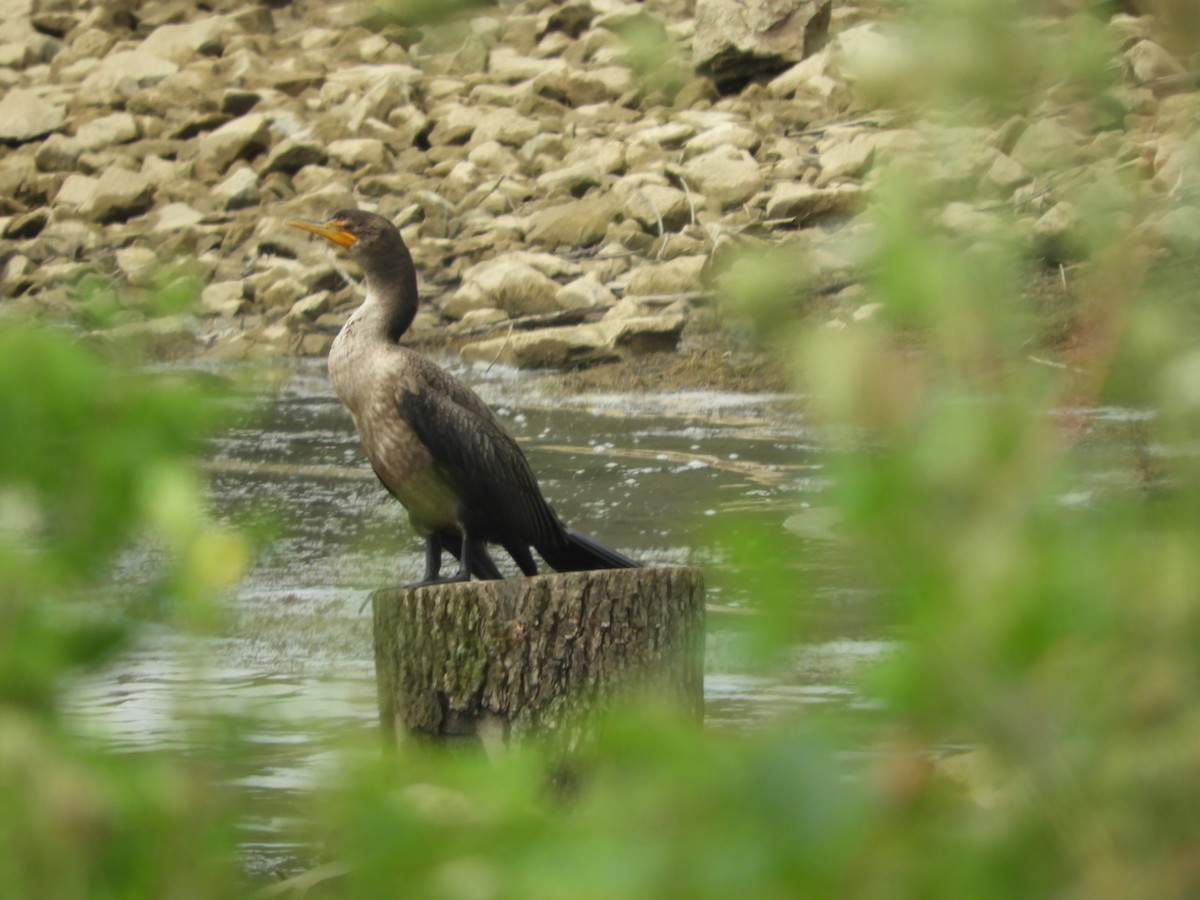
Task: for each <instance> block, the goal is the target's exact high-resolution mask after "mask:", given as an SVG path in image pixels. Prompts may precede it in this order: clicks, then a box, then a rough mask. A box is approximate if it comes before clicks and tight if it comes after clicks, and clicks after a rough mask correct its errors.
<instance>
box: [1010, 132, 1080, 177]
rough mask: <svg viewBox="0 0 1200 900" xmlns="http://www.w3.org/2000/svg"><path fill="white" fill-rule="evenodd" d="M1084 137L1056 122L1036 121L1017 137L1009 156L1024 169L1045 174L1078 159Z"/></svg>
mask: <svg viewBox="0 0 1200 900" xmlns="http://www.w3.org/2000/svg"><path fill="white" fill-rule="evenodd" d="M1082 146H1083V136H1082V135H1081V134H1080V133H1079V132H1078V131H1076V130H1075V129H1074V128H1071V127H1069V126H1067V125H1065V124H1063V123H1062V122H1060V121H1058V120H1057V119H1037V120H1035V121H1033V122H1031V123H1030V124H1029V127H1028V128H1026V129H1025V131H1024V133H1023V134H1022V135H1021V136H1020V137H1019V138H1017V142H1016V143H1015V144H1014V145H1013V148H1012V151H1011V152H1010V153H1009V154H1008V155H1009V156H1011V157H1012V158H1013V159H1014V160H1016V161H1017V162H1018V163H1020V164H1021V165H1022V166H1024V167H1025V168H1026V169H1029V170H1031V171H1034V172H1037V171H1044V170H1046V169H1050V168H1055V167H1057V166H1061V165H1066V164H1069V163H1071V162H1074V161H1075V160H1077V159H1078V158H1079V155H1080V152H1081V148H1082Z"/></svg>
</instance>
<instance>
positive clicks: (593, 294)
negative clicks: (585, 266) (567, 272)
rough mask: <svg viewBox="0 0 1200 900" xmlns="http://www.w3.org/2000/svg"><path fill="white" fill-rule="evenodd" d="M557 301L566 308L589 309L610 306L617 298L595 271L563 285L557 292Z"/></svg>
mask: <svg viewBox="0 0 1200 900" xmlns="http://www.w3.org/2000/svg"><path fill="white" fill-rule="evenodd" d="M558 302H559V304H560V305H562V306H563V307H564V308H566V309H590V308H592V307H597V306H599V307H605V306H612V305H613V304H614V303H616V302H617V298H616V296H615V295H614V294H613V292H612V291H610V290H609V289H608V288H607V287H606V286H605V285H604V283H603V282H602V281H601V280H600V279H599V278H598V277H597V276H596V275H595V273H593V272H589V273H588V274H587V275H584V276H582V277H580V278H576V279H575V280H574V281H572V282H569V283H568V284H565V285H563V286H562V288H561V290H559V292H558Z"/></svg>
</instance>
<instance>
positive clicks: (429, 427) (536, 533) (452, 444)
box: [396, 363, 563, 544]
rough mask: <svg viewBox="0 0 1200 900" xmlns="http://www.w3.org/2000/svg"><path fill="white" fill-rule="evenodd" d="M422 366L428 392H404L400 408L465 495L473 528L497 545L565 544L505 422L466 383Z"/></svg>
mask: <svg viewBox="0 0 1200 900" xmlns="http://www.w3.org/2000/svg"><path fill="white" fill-rule="evenodd" d="M422 368H423V371H422V372H421V376H422V377H421V379H420V383H421V387H420V388H419V389H418V390H412V391H402V392H401V393H400V394H399V396H398V397H397V398H396V406H397V409H398V410H399V412H400V414H401V415H402V416H403V417H404V420H405V421H406V422H407V423H408V426H409V427H410V428H411V429H412V430H413V432H414V433H415V434H416V435H417V437H418V438H419V439H420V440H421V443H423V444H424V445H425V446H426V447H427V448H428V449H429V452H430V453H431V454H432V456H433V464H434V468H435V469H436V470H437V472H438V474H439V475H440V476H441V477H442V478H443V479H445V481H446V483H447V484H448V485H450V487H451V489H452V490H453V491H454V493H455V494H456V495H457V496H458V498H459V500H460V502H461V504H462V508H463V517H464V519H465V520H466V524H467V526H468V527H469V528H470V527H474V528H475V530H476V531H480V530H481V529H482V534H481V535H480V536H482V537H486V538H488V539H491V540H500V539H501V538H504V537H508V538H510V539H511V538H516V539H518V540H519V541H520V542H523V543H526V544H541V543H546V542H555V541H556V540H558V539H560V538H561V536H562V533H563V526H562V524H561V523H560V522H559V521H558V518H557V517H556V516H555V515H554V512H553V511H552V510H551V509H550V506H549V504H547V503H546V500H545V498H544V497H542V492H541V489H540V488H539V487H538V484H537V478H536V477H535V476H534V474H533V470H532V469H531V468H530V467H529V462H528V460H526V459H525V454H524V453H522V452H521V448H520V446H519V445H518V444H517V442H516V440H515V439H514V438H513V437H512V435H510V434H509V433H508V431H507V430H505V428H504V426H503V425H502V424H501V422H500V420H499V419H498V418H496V416H495V414H494V413H492V411H491V410H490V409H488V407H487V405H486V404H485V403H484V402H483V401H482V400H480V399H479V397H478V396H477V395H476V394H475V392H474V391H472V390H471V389H470V388H468V387H467V386H466V385H464V384H463V383H462V382H460V381H458V380H457V379H455V378H453V377H452V376H450V375H448V374H447V373H445V372H443V371H442V370H441V369H439V368H438V367H437V366H435V365H433V364H432V363H430V364H429V365H428V366H424V367H422Z"/></svg>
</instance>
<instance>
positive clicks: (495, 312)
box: [458, 306, 509, 331]
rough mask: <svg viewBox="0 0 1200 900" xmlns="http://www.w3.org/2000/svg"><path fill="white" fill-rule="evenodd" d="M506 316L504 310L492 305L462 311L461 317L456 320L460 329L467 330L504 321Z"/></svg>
mask: <svg viewBox="0 0 1200 900" xmlns="http://www.w3.org/2000/svg"><path fill="white" fill-rule="evenodd" d="M508 318H509V316H508V313H506V312H505V311H504V310H502V309H496V308H495V307H494V306H487V307H481V308H479V309H470V310H467V311H466V312H465V313H463V316H462V318H461V319H459V320H458V325H459V328H460V329H462V330H463V331H467V330H470V329H475V328H485V327H487V326H489V325H495V324H497V323H499V322H506V321H508Z"/></svg>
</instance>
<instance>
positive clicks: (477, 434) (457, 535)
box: [289, 210, 639, 584]
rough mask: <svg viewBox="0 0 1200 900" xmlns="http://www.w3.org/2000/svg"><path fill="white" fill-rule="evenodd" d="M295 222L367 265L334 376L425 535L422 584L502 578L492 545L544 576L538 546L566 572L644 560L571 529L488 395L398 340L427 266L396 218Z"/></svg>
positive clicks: (378, 462) (332, 362)
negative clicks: (448, 569) (451, 570)
mask: <svg viewBox="0 0 1200 900" xmlns="http://www.w3.org/2000/svg"><path fill="white" fill-rule="evenodd" d="M289 224H290V225H292V226H294V227H296V228H301V229H303V230H305V231H309V232H312V233H313V234H317V235H320V236H321V237H323V238H325V239H326V240H328V241H330V242H332V243H334V244H337V245H338V246H340V247H343V248H345V249H347V250H349V251H350V254H351V255H352V256H354V257H355V259H357V260H358V262H359V264H360V265H361V266H362V270H363V276H364V278H365V280H366V288H367V292H366V297H365V299H364V300H363V302H362V305H361V306H359V308H358V309H357V310H355V312H354V314H353V315H351V316H350V318H349V319H348V320H347V322H346V324H345V325H343V326H342V330H341V331H340V332H339V333H338V336H337V338H336V339H335V340H334V342H333V347H332V349H331V350H330V352H329V375H330V378H331V380H332V381H333V387H334V390H335V391H336V392H337V395H338V399H340V400H341V401H342V403H343V404H344V405H345V406H346V408H347V409H348V410H350V414H351V416H353V418H354V425H355V427H356V428H357V429H358V435H359V438H360V440H361V441H362V445H363V449H364V450H365V451H366V453H367V458H368V459H370V461H371V466H372V467H373V468H374V469H375V473H376V474H377V475H378V476H379V479H380V481H382V482H383V484H384V486H385V487H386V488H387V489H388V490H389V491H390V492H391V493H392V494H393V495H394V496H395V497H396V498H397V499H398V500H399V501H400V502H401V503H402V504H403V505H404V508H405V509H407V510H408V515H409V519H410V520H411V521H412V524H413V527H414V528H415V529H416V530H417V532H418V533H420V534H421V535H423V536H424V537H425V541H426V558H425V559H426V565H425V576H424V579H423V580H422V581H421V582H420V583H421V584H427V583H432V582H436V581H465V580H467V579H468V578H470V577H471V575H475V576H476V577H478V578H500V577H502V576H501V574H500V571H499V570H498V569H497V568H496V565H495V563H494V562H493V561H492V559H491V557H490V556H489V555H488V551H487V546H486V545H487V544H489V543H492V544H499V545H500V546H502V547H504V549H505V550H507V551H508V553H509V555H510V556H512V558H513V560H515V561H516V563H517V565H518V566H519V567H520V569H521V571H522V572H524V573H525V574H526V575H535V574H537V565H536V563H535V562H534V559H533V555H532V553H531V552H530V548H531V547H532V548H534V549H536V550H537V551H538V554H539V555H540V556H541V557H542V559H543V560H545V561H546V564H547V565H549V566H550V567H551V568H553V569H555V570H557V571H560V572H566V571H581V570H587V569H602V568H628V567H635V566H638V565H639V563H637V562H635V561H634V560H632V559H629V558H628V557H626V556H624V555H622V554H620V553H617V552H616V551H614V550H609V549H608V548H607V547H603V546H601V545H600V544H597V543H596V542H595V541H593V540H591V539H590V538H587V537H585V536H583V535H581V534H578V533H577V532H574V531H571V530H570V529H568V528H567V527H566V526H565V525H564V524H563V522H562V520H560V519H559V517H558V515H557V514H556V513H555V512H554V510H553V509H552V508H551V507H550V504H548V503H547V502H546V499H545V498H544V497H543V496H542V492H541V489H540V488H539V487H538V483H537V478H536V477H535V476H534V474H533V470H532V469H531V468H530V466H529V462H528V461H527V460H526V459H525V454H524V453H523V452H522V451H521V448H520V446H519V445H518V444H517V442H516V441H515V440H514V439H513V437H512V435H510V434H509V433H508V431H507V430H506V429H505V428H504V425H503V424H502V423H501V422H500V420H499V419H498V418H497V417H496V415H495V414H494V413H493V412H492V411H491V410H490V409H489V408H488V407H487V404H485V403H484V402H483V401H482V400H481V399H479V397H478V395H476V394H475V392H474V391H472V390H471V389H470V388H469V387H467V386H466V385H465V384H463V383H462V382H461V381H459V380H458V379H457V378H455V377H454V376H453V375H451V374H450V373H448V372H446V371H445V370H444V369H442V368H440V367H439V366H438V365H436V364H435V363H434V362H432V361H431V360H430V359H428V358H427V357H425V356H422V355H421V354H420V353H417V352H416V351H415V350H412V349H410V348H408V347H403V346H401V345H400V344H399V343H398V341H399V338H400V336H401V335H402V334H404V332H405V331H406V330H407V329H408V327H409V325H411V324H412V320H413V317H414V316H415V315H416V312H417V276H416V269H415V268H414V266H413V262H412V257H411V256H410V255H409V252H408V248H407V247H406V246H405V245H404V241H403V239H402V238H401V237H400V232H399V231H397V230H396V227H395V226H394V225H393V224H392V223H391V222H389V221H388V220H387V219H385V218H383V217H382V216H378V215H375V214H374V213H367V212H362V211H360V210H341V211H338V212H336V213H334V214H333V217H332V218H331V219H330V220H329V221H328V222H325V223H324V224H317V223H313V222H301V221H295V222H290V223H289ZM443 550H449V551H450V552H451V553H452V554H453V555H454V556H455V557H457V558H458V559H459V569H458V572H456V573H455V574H454V575H453V576H450V577H449V578H441V577H439V573H440V571H441V558H442V551H443Z"/></svg>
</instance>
